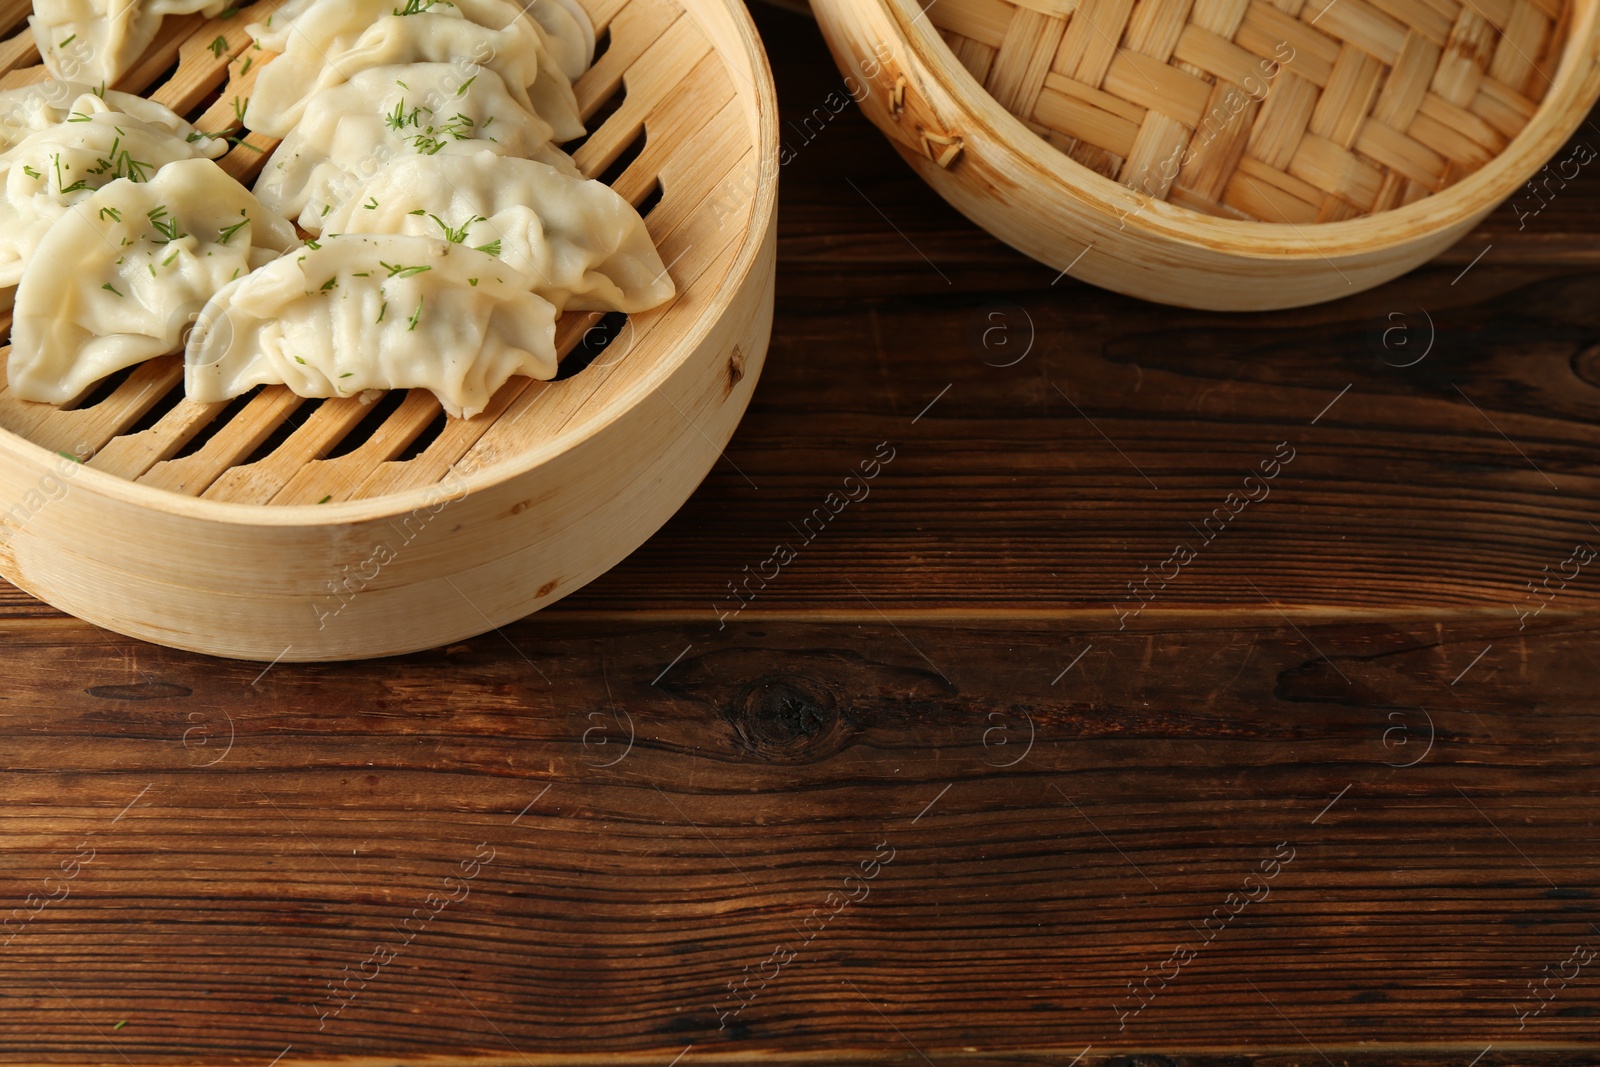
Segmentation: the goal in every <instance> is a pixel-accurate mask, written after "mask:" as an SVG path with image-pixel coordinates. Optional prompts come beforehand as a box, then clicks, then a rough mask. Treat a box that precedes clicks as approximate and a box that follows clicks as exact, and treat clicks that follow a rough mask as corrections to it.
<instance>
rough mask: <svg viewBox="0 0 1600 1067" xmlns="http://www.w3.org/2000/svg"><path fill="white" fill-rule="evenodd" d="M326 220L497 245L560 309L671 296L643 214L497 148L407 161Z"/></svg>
mask: <svg viewBox="0 0 1600 1067" xmlns="http://www.w3.org/2000/svg"><path fill="white" fill-rule="evenodd" d="M322 223H323V228H324V230H325V231H326V232H328V233H405V234H414V235H417V236H428V237H443V238H447V239H449V240H452V241H457V242H459V243H462V244H465V245H467V246H468V247H471V248H481V249H484V250H488V251H491V252H493V253H494V254H496V255H498V256H500V258H502V259H504V260H505V261H506V262H507V263H509V264H511V265H512V266H513V267H516V268H517V269H518V270H519V271H521V272H523V273H525V274H527V275H528V276H529V277H531V278H532V279H533V281H534V285H533V288H534V291H535V292H537V293H538V294H539V295H540V296H543V297H544V298H545V299H547V300H549V301H550V302H551V303H553V304H555V305H556V307H557V308H558V309H566V308H576V309H579V310H584V311H625V312H628V313H629V314H633V313H635V312H640V311H644V310H646V309H648V308H652V307H655V306H656V305H658V304H661V303H663V302H665V301H667V300H669V299H670V298H671V297H672V295H673V292H674V289H673V283H672V279H671V278H670V277H669V276H668V275H667V268H666V266H665V265H664V264H663V263H662V262H661V255H660V253H659V252H657V251H656V246H655V244H654V243H653V242H652V241H651V240H650V234H649V231H647V230H646V229H645V225H644V220H643V219H641V218H640V217H639V213H638V212H637V211H635V210H634V209H633V205H631V204H629V203H628V202H627V201H626V200H624V199H622V197H620V196H618V195H617V193H616V192H615V191H614V190H613V189H612V188H611V187H610V186H608V185H606V184H604V183H603V182H597V181H589V180H586V179H582V178H574V177H571V176H569V175H567V174H563V173H561V172H560V171H557V170H555V169H554V168H552V167H549V166H546V165H545V164H543V163H535V162H532V161H530V160H526V159H511V158H508V157H505V156H497V155H495V154H494V153H492V152H477V153H474V154H472V155H452V156H445V155H438V156H417V157H412V158H409V159H402V160H400V161H398V162H397V163H395V164H394V165H393V166H391V167H387V168H385V169H383V170H381V171H379V172H378V173H377V174H376V175H374V176H373V177H371V178H369V179H367V180H366V181H365V182H363V183H362V184H361V185H359V186H357V187H356V189H355V191H354V192H353V193H352V195H351V196H350V198H349V199H348V200H346V201H345V203H344V204H343V205H342V206H340V207H338V208H336V209H335V210H334V211H333V212H332V213H330V214H329V215H328V217H327V218H326V219H323V220H322Z"/></svg>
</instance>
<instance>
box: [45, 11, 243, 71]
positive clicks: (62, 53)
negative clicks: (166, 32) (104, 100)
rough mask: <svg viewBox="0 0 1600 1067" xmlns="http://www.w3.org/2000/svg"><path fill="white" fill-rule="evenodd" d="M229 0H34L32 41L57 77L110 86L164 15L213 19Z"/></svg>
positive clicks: (145, 45)
mask: <svg viewBox="0 0 1600 1067" xmlns="http://www.w3.org/2000/svg"><path fill="white" fill-rule="evenodd" d="M228 2H229V0H33V16H32V17H31V18H29V19H28V25H29V26H31V27H32V28H33V39H34V42H35V43H37V44H38V46H39V55H40V57H41V58H42V59H43V60H44V65H45V66H46V67H48V68H49V70H50V73H51V74H53V75H55V76H56V77H57V78H64V79H67V80H71V81H86V82H93V83H97V84H98V83H101V82H103V83H105V84H106V85H112V84H114V83H115V82H116V80H117V79H118V78H120V77H122V75H123V74H124V73H125V72H126V71H127V70H128V68H129V67H131V66H133V64H134V63H135V61H137V60H138V58H139V56H140V55H142V54H143V53H144V50H145V49H146V48H148V47H149V46H150V42H151V41H153V40H155V38H156V32H157V31H158V30H160V29H161V20H162V19H163V18H165V17H166V16H168V15H189V14H193V13H194V12H196V11H200V12H203V13H204V14H205V15H206V17H207V18H215V17H216V16H217V15H219V14H221V13H222V11H223V10H224V9H225V8H227V6H228Z"/></svg>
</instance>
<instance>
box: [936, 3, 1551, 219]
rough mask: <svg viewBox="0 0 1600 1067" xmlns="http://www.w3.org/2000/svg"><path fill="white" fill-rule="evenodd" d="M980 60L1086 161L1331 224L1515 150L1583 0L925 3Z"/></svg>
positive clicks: (1211, 200) (1414, 196)
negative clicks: (1575, 5)
mask: <svg viewBox="0 0 1600 1067" xmlns="http://www.w3.org/2000/svg"><path fill="white" fill-rule="evenodd" d="M923 7H924V9H925V11H926V14H927V17H928V18H929V19H931V20H932V22H933V24H934V25H935V26H937V27H938V29H939V32H940V34H941V35H942V36H943V37H944V38H945V41H946V42H947V43H948V44H949V45H950V47H951V49H952V50H953V51H954V52H955V54H956V56H957V58H959V59H960V61H961V62H962V64H963V65H964V66H966V68H967V69H968V70H969V71H971V72H972V75H973V76H974V77H975V78H976V79H977V80H978V81H979V82H980V83H982V84H983V86H984V88H985V89H987V90H988V92H989V94H990V95H991V96H993V97H994V98H995V100H996V101H997V102H998V103H999V104H1000V105H1001V106H1003V107H1004V108H1005V109H1006V110H1008V111H1010V112H1011V113H1012V114H1014V115H1016V116H1017V117H1018V118H1020V119H1022V120H1023V121H1024V122H1025V123H1026V124H1027V125H1028V126H1029V127H1031V128H1032V129H1033V130H1034V131H1035V132H1036V133H1038V134H1040V135H1041V136H1043V137H1044V138H1045V139H1046V140H1047V141H1049V142H1050V143H1051V144H1052V145H1054V146H1055V147H1057V148H1058V149H1060V150H1061V151H1063V152H1065V153H1066V154H1067V155H1069V156H1070V157H1072V158H1073V159H1074V160H1076V161H1078V162H1079V163H1081V164H1083V165H1084V166H1086V167H1089V168H1090V169H1092V170H1095V171H1097V172H1099V173H1101V174H1103V175H1105V176H1106V177H1108V178H1112V179H1115V180H1117V181H1120V182H1122V183H1123V184H1125V185H1127V186H1129V187H1131V188H1133V189H1135V190H1138V191H1139V192H1143V193H1147V194H1149V195H1150V196H1153V197H1156V198H1158V199H1164V200H1167V201H1169V202H1171V203H1174V204H1179V205H1182V206H1184V207H1188V208H1192V209H1194V210H1197V211H1202V212H1205V213H1207V214H1210V215H1218V216H1223V217H1231V218H1241V219H1258V220H1263V221H1270V222H1291V223H1310V222H1329V221H1336V220H1340V219H1348V218H1354V217H1356V216H1359V215H1365V214H1370V213H1373V212H1377V211H1384V210H1388V209H1390V208H1394V207H1398V206H1400V205H1402V204H1408V203H1411V202H1412V201H1414V200H1418V199H1420V198H1422V197H1425V196H1428V195H1429V194H1431V193H1435V192H1438V191H1439V190H1441V189H1443V188H1445V187H1447V186H1450V185H1452V184H1454V183H1455V182H1457V181H1458V180H1460V179H1461V178H1462V177H1464V176H1466V175H1467V174H1470V173H1472V172H1473V171H1475V170H1477V169H1478V168H1480V167H1482V166H1483V165H1484V164H1486V163H1487V162H1489V161H1490V160H1491V159H1493V158H1494V157H1495V156H1496V155H1498V154H1499V153H1500V152H1501V151H1502V150H1503V149H1504V148H1505V147H1506V145H1507V144H1508V143H1509V142H1510V140H1511V138H1513V137H1515V136H1516V135H1517V133H1519V132H1520V131H1521V130H1522V129H1523V127H1524V126H1526V125H1527V123H1528V121H1529V119H1530V118H1532V116H1533V114H1534V112H1535V110H1536V109H1537V107H1538V104H1539V102H1540V101H1541V100H1542V99H1543V98H1544V95H1545V92H1546V90H1547V89H1548V88H1549V86H1550V85H1551V83H1552V82H1551V80H1552V78H1553V76H1554V74H1555V70H1556V65H1557V63H1556V60H1557V59H1558V58H1559V55H1560V50H1561V47H1562V45H1563V43H1564V40H1565V37H1566V32H1567V27H1568V22H1569V18H1570V10H1571V6H1570V3H1569V2H1568V0H1082V2H1081V3H1079V2H1077V0H924V3H923Z"/></svg>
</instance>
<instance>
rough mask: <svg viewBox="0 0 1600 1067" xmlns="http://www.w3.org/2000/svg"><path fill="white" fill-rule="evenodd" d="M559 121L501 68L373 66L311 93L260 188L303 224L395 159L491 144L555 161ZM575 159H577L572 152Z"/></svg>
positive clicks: (263, 196) (279, 208)
mask: <svg viewBox="0 0 1600 1067" xmlns="http://www.w3.org/2000/svg"><path fill="white" fill-rule="evenodd" d="M550 134H551V128H550V124H549V123H547V122H545V121H544V120H543V119H541V118H539V117H538V116H536V115H534V114H533V113H532V112H530V111H528V109H527V108H525V107H523V106H521V105H520V104H518V103H517V102H516V101H515V100H514V99H512V97H511V94H510V93H509V92H507V91H506V84H505V82H504V81H502V80H501V79H500V75H498V74H496V73H494V72H493V71H491V70H482V71H480V72H479V74H478V76H477V77H475V78H472V79H471V80H470V81H466V82H463V81H462V79H461V78H460V76H459V72H458V71H457V69H456V67H455V65H454V64H450V63H409V64H401V65H397V66H388V67H373V68H372V69H370V70H364V71H362V72H361V73H359V74H357V75H355V76H354V77H352V78H351V79H350V80H349V81H347V82H345V83H343V84H342V85H335V86H333V87H332V88H330V89H324V90H322V91H321V92H319V93H317V94H316V95H315V96H313V97H312V98H311V99H310V100H309V101H307V103H306V106H305V113H304V115H303V116H302V118H301V120H300V124H299V125H298V126H296V127H295V128H294V129H293V130H291V131H290V133H289V135H288V136H287V137H285V138H284V140H283V143H282V144H280V145H279V146H278V148H277V151H275V152H274V153H273V154H272V158H271V159H270V160H269V161H268V162H267V166H266V169H264V170H263V171H262V172H261V177H260V178H259V179H257V181H256V186H255V193H256V196H258V197H260V199H261V202H262V203H264V204H266V205H267V207H269V208H271V209H272V210H273V211H276V212H277V213H278V214H280V215H283V216H284V217H285V218H295V217H296V216H300V221H301V224H302V225H303V226H306V227H307V228H308V229H309V228H313V227H314V226H315V224H316V220H317V219H319V218H321V217H322V215H324V214H326V213H327V212H328V211H331V210H332V209H333V208H335V207H337V206H338V205H339V204H341V203H343V201H344V200H345V199H346V198H347V197H348V196H349V194H350V191H351V189H352V188H353V186H354V184H355V183H356V182H357V181H359V180H360V179H362V178H365V177H367V176H369V175H372V174H375V173H377V172H378V171H380V170H381V169H383V168H384V167H385V166H387V165H389V163H390V161H391V160H394V159H397V158H405V157H407V156H417V155H428V156H434V155H439V154H441V153H443V154H454V153H458V152H474V151H480V150H484V149H487V150H489V151H491V152H495V153H498V154H501V155H513V156H523V157H531V158H540V159H551V160H554V159H555V158H556V157H560V158H562V159H567V157H566V154H565V153H563V152H561V151H560V149H557V148H555V147H554V146H552V145H551V143H550ZM566 165H567V167H569V168H572V169H573V170H574V171H575V169H576V168H573V167H572V164H571V160H570V159H567V163H566Z"/></svg>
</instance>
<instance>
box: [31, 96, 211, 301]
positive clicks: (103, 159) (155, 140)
mask: <svg viewBox="0 0 1600 1067" xmlns="http://www.w3.org/2000/svg"><path fill="white" fill-rule="evenodd" d="M97 99H98V98H97V97H95V96H92V95H91V96H89V97H87V98H84V97H79V98H78V103H76V104H74V107H75V108H76V107H78V106H80V105H83V106H87V101H88V100H97ZM102 106H103V105H102ZM195 138H196V139H195V140H194V141H190V140H188V139H187V138H184V137H179V136H178V135H176V134H174V133H172V132H171V131H170V130H168V129H166V128H165V127H163V126H156V125H153V124H151V123H148V122H144V121H141V120H140V119H136V118H134V117H133V116H131V115H124V114H122V113H121V112H119V111H95V112H93V113H85V112H82V111H77V112H75V113H74V114H73V115H72V116H70V117H69V119H68V121H66V122H62V123H59V124H57V125H55V126H50V127H48V128H46V129H43V130H40V131H39V132H38V133H33V134H29V135H28V136H27V137H24V138H23V139H22V140H21V141H20V142H18V143H17V144H16V145H14V146H12V147H11V148H10V149H8V150H6V151H5V152H4V153H0V288H5V287H9V286H13V285H16V284H17V282H18V281H20V280H21V278H22V268H23V267H24V266H25V265H26V263H27V261H28V258H29V256H31V255H32V254H33V250H34V248H35V246H37V245H38V243H39V240H40V238H42V237H43V236H44V234H45V231H46V230H48V229H49V228H50V224H51V223H53V222H55V221H56V219H58V218H60V217H61V216H62V215H64V214H66V212H67V211H68V210H69V209H70V208H71V206H72V205H73V204H76V203H77V202H78V201H80V200H87V199H88V198H89V197H90V196H91V195H92V194H93V193H94V191H95V190H96V189H98V188H100V187H101V186H102V185H107V184H109V183H111V182H113V181H115V180H116V179H118V178H128V179H130V180H131V181H135V182H144V181H149V180H150V179H151V177H152V176H154V175H155V173H156V172H157V171H158V170H160V168H162V167H164V166H166V165H167V164H168V163H172V162H175V161H177V160H180V159H201V158H205V157H208V156H213V155H216V154H217V148H218V147H219V146H220V147H222V148H226V147H227V146H226V145H224V144H222V143H221V142H219V141H214V140H212V139H211V138H206V137H200V136H198V135H195Z"/></svg>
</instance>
